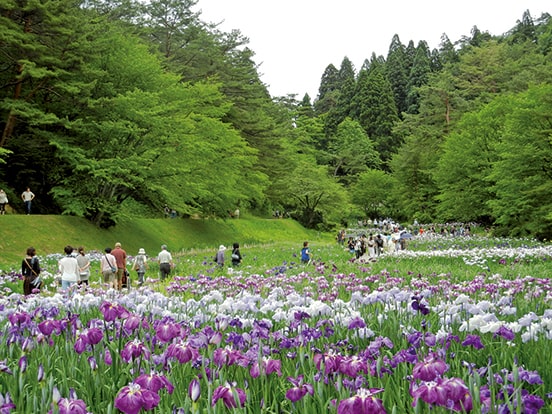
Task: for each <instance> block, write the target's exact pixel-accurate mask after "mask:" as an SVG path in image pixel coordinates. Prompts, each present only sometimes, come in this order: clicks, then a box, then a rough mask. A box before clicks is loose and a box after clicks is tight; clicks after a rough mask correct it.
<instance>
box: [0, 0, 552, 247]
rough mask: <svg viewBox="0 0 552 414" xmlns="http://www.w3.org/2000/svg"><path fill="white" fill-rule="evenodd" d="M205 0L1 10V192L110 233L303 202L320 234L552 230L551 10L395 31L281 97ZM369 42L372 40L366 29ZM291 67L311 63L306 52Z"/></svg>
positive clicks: (303, 216) (22, 1)
mask: <svg viewBox="0 0 552 414" xmlns="http://www.w3.org/2000/svg"><path fill="white" fill-rule="evenodd" d="M198 5H199V6H201V1H199V3H198V1H196V0H183V1H173V0H160V1H159V0H153V1H151V2H149V3H143V2H135V1H132V0H130V1H124V2H115V1H110V0H105V1H104V0H91V1H84V2H81V1H78V0H77V1H69V0H59V1H55V2H50V1H45V0H39V1H35V2H31V1H28V0H18V1H13V2H4V3H2V5H0V67H1V70H0V128H1V130H2V137H1V140H0V161H2V162H3V164H2V165H0V185H1V186H2V187H3V188H4V189H5V190H6V192H7V194H8V197H9V198H10V204H12V205H13V206H14V207H15V208H17V209H19V210H20V211H22V208H20V207H21V206H20V204H21V203H20V202H19V200H20V194H21V192H22V191H23V190H24V189H25V187H27V186H30V187H31V190H32V191H33V192H34V193H35V194H36V195H37V197H36V199H35V201H34V204H33V209H34V211H35V212H37V213H43V214H46V213H48V214H60V213H61V214H71V215H76V216H82V217H86V218H88V219H89V220H90V221H92V222H93V223H94V224H96V225H98V226H102V227H109V226H111V225H114V224H116V223H117V222H118V221H119V220H120V219H121V218H122V217H125V216H135V217H155V216H158V215H159V212H160V211H162V209H163V206H164V205H165V204H167V205H169V206H170V207H171V208H173V209H175V210H176V211H178V212H179V214H180V215H182V216H190V215H195V216H198V215H199V216H218V217H224V216H227V215H228V212H229V211H234V210H235V209H236V208H240V209H243V210H249V211H252V212H256V213H259V214H271V212H272V211H275V210H278V211H285V212H288V213H289V214H290V215H291V216H292V217H294V218H296V219H298V220H299V221H300V222H301V223H303V224H304V225H306V226H307V227H329V226H331V225H332V224H334V223H340V222H342V221H348V220H356V219H357V218H365V217H366V218H376V217H383V216H392V217H394V218H395V219H399V220H413V219H417V220H418V221H419V222H425V223H428V222H435V221H444V220H447V221H450V220H454V221H477V222H482V223H484V224H486V225H495V226H496V227H497V228H498V229H500V230H501V231H502V232H504V233H509V234H515V235H524V234H532V235H535V236H537V237H541V238H550V237H551V236H552V208H551V207H552V197H551V196H552V167H551V165H552V163H551V160H552V136H551V131H552V98H551V96H552V82H551V80H552V68H551V56H552V53H551V52H552V21H551V19H550V16H549V15H548V14H546V15H543V16H540V17H539V18H534V17H532V16H531V14H530V12H529V11H527V12H526V13H524V15H523V16H520V20H519V21H518V22H512V29H511V30H510V31H509V32H508V33H505V34H491V33H488V32H485V31H481V30H479V29H478V28H477V27H474V28H473V30H472V32H471V33H470V35H468V36H465V37H463V38H461V39H458V40H451V39H449V38H448V37H447V36H446V34H443V36H442V41H441V44H440V45H439V47H438V48H436V49H433V50H431V49H430V47H429V46H428V44H427V43H426V42H423V41H422V42H419V43H418V44H417V45H415V44H414V43H413V42H412V41H407V42H406V43H403V42H402V41H401V39H400V38H399V36H397V35H396V36H394V37H393V39H390V46H389V51H388V53H387V56H376V55H375V54H371V51H370V50H367V51H366V56H367V58H366V60H365V62H364V64H363V65H362V67H361V68H359V69H357V68H355V67H354V66H353V64H352V63H351V61H350V60H349V59H348V58H347V57H344V59H343V61H342V63H341V66H340V67H339V68H337V67H335V66H334V65H331V64H330V65H328V66H327V68H326V69H325V70H324V72H323V73H322V75H321V81H320V88H319V93H318V96H316V97H309V96H308V95H307V96H304V97H297V96H294V95H289V96H285V97H271V96H270V94H269V93H268V90H267V87H266V85H264V84H263V83H262V81H261V80H260V70H261V69H262V68H259V67H258V65H257V63H256V62H255V53H254V51H253V50H251V49H250V48H249V47H248V39H247V38H246V37H244V36H243V35H242V34H241V33H240V32H239V31H233V32H231V33H225V32H222V31H220V29H219V28H218V27H216V26H214V25H212V24H208V23H206V22H204V21H203V20H202V17H201V14H199V13H197V12H194V10H197V9H198V8H197V6H198ZM367 47H369V39H367ZM290 64H293V62H290Z"/></svg>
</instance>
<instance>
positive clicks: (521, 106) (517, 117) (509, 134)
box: [489, 85, 552, 240]
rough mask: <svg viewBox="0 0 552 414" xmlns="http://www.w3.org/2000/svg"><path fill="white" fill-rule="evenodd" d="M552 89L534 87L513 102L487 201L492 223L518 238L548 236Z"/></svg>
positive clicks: (550, 228)
mask: <svg viewBox="0 0 552 414" xmlns="http://www.w3.org/2000/svg"><path fill="white" fill-rule="evenodd" d="M551 94H552V86H550V85H538V86H532V87H530V88H529V90H528V91H527V92H524V93H521V94H518V95H517V96H515V97H512V107H513V108H515V110H513V111H511V112H509V113H507V114H506V119H505V126H504V134H503V137H502V140H501V142H499V143H498V145H497V150H498V152H499V157H498V160H496V161H495V162H494V163H493V171H492V173H491V174H490V178H491V179H492V180H494V181H495V182H496V184H495V185H494V187H493V190H494V191H495V192H496V198H495V199H491V200H489V205H490V206H491V208H492V212H493V215H494V216H495V217H496V222H497V223H498V224H500V225H502V226H504V227H505V228H506V229H507V230H508V232H509V233H510V234H512V235H516V236H526V235H535V236H536V237H538V238H541V239H548V240H549V239H550V238H551V237H552V214H551V211H552V168H551V165H552V145H551V137H552V135H551V131H552V119H551V118H550V113H552V102H551V101H550V96H552V95H551Z"/></svg>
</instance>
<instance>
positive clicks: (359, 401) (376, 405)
mask: <svg viewBox="0 0 552 414" xmlns="http://www.w3.org/2000/svg"><path fill="white" fill-rule="evenodd" d="M381 391H383V389H380V388H373V389H370V390H367V389H365V388H361V389H359V390H358V392H357V394H356V395H353V396H352V397H350V398H347V399H345V400H341V401H340V402H339V405H338V407H337V414H385V413H387V411H386V410H385V407H384V406H383V401H382V400H380V399H379V398H376V397H374V395H375V394H377V393H379V392H381Z"/></svg>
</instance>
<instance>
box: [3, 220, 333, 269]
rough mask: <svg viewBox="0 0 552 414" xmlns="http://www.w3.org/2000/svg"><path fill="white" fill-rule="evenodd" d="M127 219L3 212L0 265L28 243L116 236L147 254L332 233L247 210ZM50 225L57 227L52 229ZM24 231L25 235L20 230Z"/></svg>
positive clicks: (13, 261) (81, 242)
mask: <svg viewBox="0 0 552 414" xmlns="http://www.w3.org/2000/svg"><path fill="white" fill-rule="evenodd" d="M162 214H163V213H162V212H161V211H159V212H158V214H157V216H158V217H159V218H156V219H128V220H124V221H122V222H121V223H119V224H118V225H117V226H115V227H112V228H110V229H100V228H98V227H96V226H94V225H93V224H92V223H90V222H89V221H87V220H85V219H83V218H79V217H68V216H48V215H42V216H32V215H31V216H26V215H15V214H7V215H5V216H3V217H2V234H3V235H4V237H3V238H2V240H1V241H0V248H1V249H2V255H1V256H0V266H1V267H2V268H3V269H8V268H11V267H15V268H17V267H18V266H20V263H21V259H22V257H24V256H25V251H26V250H27V247H29V246H31V245H32V246H34V247H35V249H36V250H37V253H38V255H39V256H46V255H48V254H55V253H62V252H63V248H64V246H67V245H68V244H70V245H72V246H84V247H85V248H86V250H87V251H91V250H98V251H103V249H104V248H105V247H107V246H110V247H113V245H114V244H115V243H116V242H120V243H121V244H122V245H123V247H124V249H125V250H126V251H127V253H128V254H132V255H134V254H136V253H137V252H138V249H140V248H144V249H145V250H146V252H147V253H148V254H149V255H155V254H157V253H158V252H159V251H160V247H161V245H162V244H166V245H167V246H168V247H169V249H170V250H171V251H172V252H173V253H178V252H184V255H186V254H187V253H186V252H189V251H191V250H197V249H200V250H202V251H204V250H206V249H208V250H212V251H214V250H215V249H216V248H217V247H218V246H219V245H220V244H225V245H231V244H232V243H233V242H239V243H240V244H241V245H242V246H243V245H249V244H269V243H297V244H299V243H302V241H303V240H313V241H316V240H318V241H320V242H327V241H331V240H333V238H332V235H330V234H324V233H319V232H313V231H310V230H307V229H305V228H303V227H301V226H300V225H299V224H298V223H297V222H296V221H294V220H289V219H279V220H278V219H260V218H255V217H251V216H249V215H247V214H245V217H244V214H243V212H242V214H241V215H240V218H239V219H232V220H220V219H209V220H195V219H169V218H167V219H163V218H160V217H161V216H162ZM52 229H55V231H54V230H52ZM22 234H24V235H25V236H23V237H22V236H21V235H22Z"/></svg>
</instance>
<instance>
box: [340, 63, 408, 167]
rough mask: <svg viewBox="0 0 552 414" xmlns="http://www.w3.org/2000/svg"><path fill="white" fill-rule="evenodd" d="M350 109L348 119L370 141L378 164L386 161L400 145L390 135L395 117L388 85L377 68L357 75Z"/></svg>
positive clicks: (395, 120)
mask: <svg viewBox="0 0 552 414" xmlns="http://www.w3.org/2000/svg"><path fill="white" fill-rule="evenodd" d="M352 107H353V108H354V111H352V114H351V117H352V118H353V119H355V120H358V122H359V123H360V125H362V127H363V129H364V131H365V132H366V134H367V135H368V136H369V137H370V139H371V140H373V141H374V143H375V148H376V150H377V151H378V153H379V154H380V158H381V159H382V161H383V162H386V161H388V160H389V159H390V158H391V154H393V152H395V151H396V150H397V148H398V147H399V144H400V143H399V142H398V141H396V140H395V137H394V136H393V134H392V131H393V127H394V126H395V123H396V122H398V121H399V117H398V115H397V112H396V106H395V102H394V99H393V93H392V89H391V85H390V84H389V82H388V81H387V78H386V77H385V75H384V73H383V70H382V68H381V67H379V66H378V65H371V67H370V70H369V71H366V70H363V71H361V73H360V74H359V77H358V82H357V91H356V93H355V97H354V99H353V105H352Z"/></svg>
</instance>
